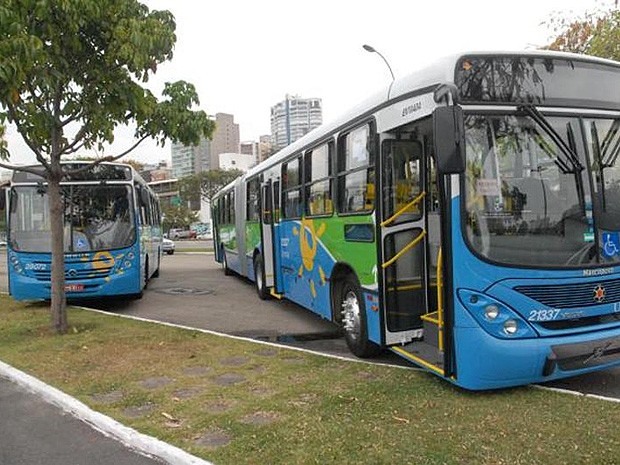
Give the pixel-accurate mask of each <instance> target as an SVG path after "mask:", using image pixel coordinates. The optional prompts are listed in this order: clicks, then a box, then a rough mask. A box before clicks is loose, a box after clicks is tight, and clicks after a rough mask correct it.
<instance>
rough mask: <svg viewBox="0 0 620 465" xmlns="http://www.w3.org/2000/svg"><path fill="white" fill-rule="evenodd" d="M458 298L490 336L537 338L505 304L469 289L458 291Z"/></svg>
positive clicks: (528, 326)
mask: <svg viewBox="0 0 620 465" xmlns="http://www.w3.org/2000/svg"><path fill="white" fill-rule="evenodd" d="M458 296H459V299H460V301H461V304H462V305H463V307H465V308H466V309H467V311H468V312H469V313H470V314H471V315H472V316H473V317H474V319H475V320H476V321H477V322H478V324H479V325H480V327H481V328H482V329H484V330H485V331H486V332H488V333H489V334H491V335H492V336H495V337H499V338H502V339H519V338H528V337H537V334H536V332H535V331H534V329H533V328H532V327H531V326H530V325H529V324H528V323H527V321H525V320H524V319H523V318H522V317H521V316H520V315H519V314H518V313H517V312H516V311H515V310H513V309H512V308H510V307H509V306H508V305H506V304H505V303H503V302H501V301H499V300H497V299H495V298H493V297H490V296H488V295H487V294H483V293H482V292H477V291H470V290H469V289H459V290H458Z"/></svg>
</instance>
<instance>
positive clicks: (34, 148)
mask: <svg viewBox="0 0 620 465" xmlns="http://www.w3.org/2000/svg"><path fill="white" fill-rule="evenodd" d="M8 111H9V116H10V118H11V120H12V122H13V123H15V126H17V130H18V132H19V133H20V134H21V136H22V139H24V142H25V143H26V145H27V146H28V147H29V148H30V150H32V151H33V152H34V154H35V156H36V157H37V160H38V161H39V162H40V163H41V164H42V165H43V166H44V167H45V170H46V171H47V170H49V169H50V166H49V164H48V163H47V162H46V161H45V159H44V158H43V153H41V150H39V148H38V147H37V146H36V145H34V144H33V143H32V141H31V140H30V139H29V138H28V137H26V130H25V129H24V128H23V126H22V124H21V123H20V119H19V118H17V113H16V112H15V107H14V106H13V105H9V107H8Z"/></svg>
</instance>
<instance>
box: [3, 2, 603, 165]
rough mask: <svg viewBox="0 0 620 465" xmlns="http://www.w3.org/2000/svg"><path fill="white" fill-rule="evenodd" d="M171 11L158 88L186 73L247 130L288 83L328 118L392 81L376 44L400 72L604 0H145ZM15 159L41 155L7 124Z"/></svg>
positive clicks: (529, 43)
mask: <svg viewBox="0 0 620 465" xmlns="http://www.w3.org/2000/svg"><path fill="white" fill-rule="evenodd" d="M143 3H146V4H147V5H148V6H149V8H151V9H158V10H159V9H167V10H170V11H171V12H172V13H173V14H174V16H175V18H176V23H177V43H176V47H175V51H174V58H173V60H172V61H171V62H169V63H166V64H164V65H162V66H160V68H159V69H158V72H157V74H156V75H155V76H154V77H152V78H151V81H150V82H149V86H150V87H151V89H152V90H153V91H154V92H155V93H156V94H158V95H159V93H160V91H161V89H162V88H163V83H164V82H170V81H176V80H186V81H189V82H191V83H193V84H194V85H195V86H196V88H197V90H198V93H199V96H200V103H201V105H200V108H201V109H202V110H204V111H206V112H207V113H208V114H212V115H214V114H215V113H218V112H222V113H231V114H233V115H234V116H235V121H236V122H237V123H238V124H239V126H240V131H241V140H242V141H243V140H256V139H258V137H259V136H260V135H263V134H269V133H270V122H269V111H270V107H271V106H272V105H274V104H276V103H277V102H279V101H281V100H282V99H283V98H284V96H285V95H286V94H287V93H288V94H292V95H299V96H301V97H305V98H310V97H318V98H321V99H323V120H324V121H328V120H330V119H332V118H335V117H337V116H338V115H339V114H341V113H343V112H345V111H346V110H347V109H349V108H350V107H352V106H354V105H355V104H356V103H357V102H358V101H360V100H363V99H365V98H366V97H367V96H369V95H370V94H373V93H375V92H376V91H378V90H379V89H380V88H382V87H384V86H387V85H388V84H389V82H390V76H389V72H388V70H387V68H386V66H385V64H384V63H383V61H382V60H381V59H380V57H379V56H378V55H376V54H371V53H368V52H366V51H364V50H363V49H362V45H363V44H366V43H367V44H370V45H372V46H373V47H375V49H377V50H378V51H380V52H381V53H382V54H383V55H384V56H385V57H386V58H387V59H388V61H389V62H390V64H391V66H392V68H393V70H394V73H395V74H396V76H397V77H398V76H403V75H406V74H409V73H410V72H412V71H415V69H416V68H418V67H421V66H424V65H425V64H427V63H428V62H430V61H432V60H433V58H434V57H439V56H443V55H446V54H451V53H455V52H463V51H472V50H504V49H507V50H523V49H533V48H537V47H539V46H542V45H544V44H546V43H548V42H549V38H550V36H551V34H552V33H551V31H550V29H549V27H547V26H546V25H544V24H542V23H544V22H545V21H548V20H549V18H550V16H551V15H552V14H554V13H557V12H561V14H562V15H565V16H576V15H579V14H582V13H583V12H584V11H585V10H586V9H587V10H592V9H593V8H594V7H596V6H597V5H599V6H601V5H602V6H605V5H609V4H610V3H611V2H610V1H606V0H599V1H596V0H519V1H512V2H499V1H497V0H494V1H493V0H469V1H464V0H461V1H458V0H434V1H429V2H422V1H419V0H418V1H402V0H401V1H397V0H380V1H377V0H374V1H369V0H329V1H328V0H312V1H306V2H303V3H302V2H296V1H292V0H288V1H286V0H285V1H276V0H262V1H257V0H226V1H217V2H211V1H204V0H143ZM132 135H133V131H131V130H129V129H124V130H119V131H117V136H116V141H115V143H114V144H113V146H112V147H110V149H109V151H108V152H107V153H106V155H115V154H118V153H120V152H122V151H124V150H125V149H126V148H127V147H129V146H130V145H131V144H132ZM8 140H9V149H10V150H11V153H12V155H11V162H13V163H26V162H33V161H34V157H33V156H32V155H31V153H30V151H29V149H28V148H27V147H26V146H25V144H24V143H23V142H21V138H20V137H19V136H18V135H17V134H16V132H15V130H14V128H9V136H8ZM129 158H134V159H137V160H140V161H143V162H155V161H158V160H162V159H169V158H170V147H169V145H166V146H165V147H163V148H162V147H157V146H156V145H155V144H154V143H151V142H150V141H149V142H145V143H143V144H142V145H141V146H140V147H139V148H138V149H136V150H135V151H134V152H133V153H132V154H131V155H129Z"/></svg>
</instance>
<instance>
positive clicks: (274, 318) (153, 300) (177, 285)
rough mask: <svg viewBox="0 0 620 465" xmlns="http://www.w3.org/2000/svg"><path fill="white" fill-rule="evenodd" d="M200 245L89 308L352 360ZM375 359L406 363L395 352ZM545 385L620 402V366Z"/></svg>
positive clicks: (334, 332) (339, 342) (291, 307)
mask: <svg viewBox="0 0 620 465" xmlns="http://www.w3.org/2000/svg"><path fill="white" fill-rule="evenodd" d="M198 244H200V245H204V242H203V243H202V244H201V241H177V253H175V254H174V255H166V256H164V260H163V263H162V268H161V274H160V277H159V278H157V279H153V280H152V281H151V283H150V284H149V288H148V290H147V292H145V294H144V297H143V298H142V299H141V300H132V301H103V302H88V303H87V305H88V306H91V307H94V308H99V309H102V310H109V311H112V312H116V313H123V314H127V315H134V316H139V317H143V318H149V319H154V320H159V321H165V322H170V323H176V324H181V325H186V326H192V327H196V328H202V329H208V330H213V331H218V332H223V333H227V334H232V335H237V336H245V337H250V338H255V339H260V340H269V341H273V342H280V343H282V344H286V345H295V346H301V347H304V348H307V349H311V350H317V351H320V352H324V353H330V354H334V355H339V356H343V357H349V358H354V357H353V356H352V355H351V353H350V352H349V351H348V349H347V347H346V344H345V342H344V340H343V338H342V337H341V336H340V335H339V331H338V328H337V327H336V326H335V325H333V324H332V323H330V322H328V321H325V320H323V319H321V318H320V317H318V316H316V315H314V314H313V313H311V312H309V311H307V310H305V309H303V308H301V307H299V306H297V305H295V304H293V303H291V302H288V301H278V300H269V301H261V300H259V299H258V297H257V295H256V292H255V290H254V285H253V284H252V283H250V282H249V281H246V280H244V279H242V278H239V277H233V276H230V277H229V276H224V273H223V272H222V270H221V268H220V265H219V264H217V263H215V261H214V259H213V255H212V254H210V253H207V254H205V253H202V254H195V253H182V250H183V248H186V247H188V248H190V247H191V248H195V247H196V246H197V245H198ZM179 252H181V253H179ZM6 287H7V282H6V260H5V257H4V254H0V289H3V290H6ZM377 361H378V362H381V363H396V364H405V362H402V361H401V360H400V359H399V358H398V357H396V356H395V355H393V354H391V353H386V354H385V355H384V356H382V357H380V358H379V359H378V360H377ZM544 385H545V386H550V387H558V388H563V389H569V390H572V391H578V392H582V393H588V394H596V395H602V396H608V397H615V398H619V399H620V368H616V369H613V370H607V371H604V372H598V373H593V374H589V375H587V376H580V377H573V378H569V379H566V380H562V381H556V382H553V383H546V384H544Z"/></svg>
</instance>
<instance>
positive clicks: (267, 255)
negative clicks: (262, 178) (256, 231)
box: [260, 180, 275, 288]
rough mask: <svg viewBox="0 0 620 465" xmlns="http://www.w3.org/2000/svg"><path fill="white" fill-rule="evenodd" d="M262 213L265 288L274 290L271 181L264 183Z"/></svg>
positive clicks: (261, 203) (261, 197)
mask: <svg viewBox="0 0 620 465" xmlns="http://www.w3.org/2000/svg"><path fill="white" fill-rule="evenodd" d="M260 199H261V201H260V211H261V238H262V247H261V249H262V251H263V266H264V267H265V269H264V272H265V273H264V275H263V276H265V286H266V287H267V288H273V287H274V286H275V275H274V231H273V222H274V215H273V188H272V182H271V180H269V181H267V182H265V183H263V185H262V187H261V196H260Z"/></svg>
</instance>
